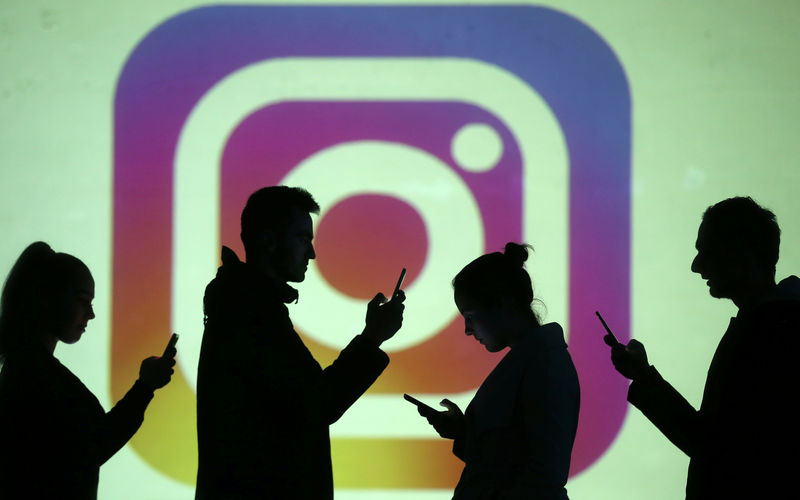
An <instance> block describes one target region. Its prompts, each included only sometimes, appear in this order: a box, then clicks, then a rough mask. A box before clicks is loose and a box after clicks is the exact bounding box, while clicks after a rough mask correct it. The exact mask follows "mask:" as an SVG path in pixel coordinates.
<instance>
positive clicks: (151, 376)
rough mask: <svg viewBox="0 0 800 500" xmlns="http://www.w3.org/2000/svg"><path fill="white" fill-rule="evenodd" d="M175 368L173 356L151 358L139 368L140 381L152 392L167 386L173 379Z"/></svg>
mask: <svg viewBox="0 0 800 500" xmlns="http://www.w3.org/2000/svg"><path fill="white" fill-rule="evenodd" d="M173 366H175V358H174V357H173V356H160V357H159V356H150V357H149V358H147V359H145V360H144V361H142V366H141V367H139V380H140V381H141V382H142V383H143V384H145V385H146V386H147V387H149V388H150V389H152V390H154V391H155V390H156V389H160V388H162V387H164V386H165V385H167V384H168V383H169V381H170V379H171V378H172V374H173V373H174V371H175V370H173V368H172V367H173Z"/></svg>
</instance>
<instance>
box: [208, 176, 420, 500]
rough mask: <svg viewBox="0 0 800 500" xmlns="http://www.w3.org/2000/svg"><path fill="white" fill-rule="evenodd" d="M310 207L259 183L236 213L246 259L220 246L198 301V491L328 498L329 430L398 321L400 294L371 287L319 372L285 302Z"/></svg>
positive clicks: (372, 369)
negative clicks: (201, 320) (357, 323)
mask: <svg viewBox="0 0 800 500" xmlns="http://www.w3.org/2000/svg"><path fill="white" fill-rule="evenodd" d="M318 212H319V206H318V205H317V203H316V202H315V201H314V199H313V198H312V196H311V195H310V194H309V193H308V192H307V191H305V190H302V189H299V188H289V187H285V186H273V187H267V188H263V189H260V190H258V191H256V192H255V193H253V194H252V195H251V196H250V198H249V200H248V201H247V205H246V206H245V208H244V211H243V212H242V233H241V236H242V242H243V243H244V247H245V253H246V259H247V261H246V263H244V262H240V261H239V259H238V258H237V256H236V254H234V253H233V251H232V250H230V249H228V248H225V247H223V249H222V266H221V267H220V268H219V271H218V272H217V276H216V278H214V280H213V281H212V282H211V283H209V285H208V287H207V288H206V294H205V298H204V308H205V316H206V326H205V332H204V333H203V345H202V349H201V352H200V363H199V366H198V372H197V438H198V451H199V464H198V473H197V493H196V496H197V498H198V499H237V500H239V499H251V498H252V499H255V498H258V499H265V498H275V499H281V500H288V499H309V500H317V499H320V500H322V499H330V498H333V474H332V470H331V455H330V437H329V432H328V427H329V425H330V424H332V423H333V422H335V421H336V420H337V419H338V418H339V417H340V416H341V415H342V414H343V413H344V412H345V410H347V408H349V407H350V405H352V404H353V403H354V402H355V401H356V400H357V399H358V398H359V397H360V396H361V395H362V394H363V393H364V392H365V391H366V390H367V388H369V386H370V385H371V384H372V383H373V382H374V381H375V379H376V378H377V377H378V375H380V373H381V372H382V371H383V369H384V368H385V367H386V366H387V364H388V363H389V358H388V356H387V355H386V354H385V353H384V352H383V351H381V350H380V348H379V346H380V345H381V343H382V342H383V341H385V340H387V339H389V338H391V337H392V336H393V335H394V334H395V333H396V332H397V330H398V329H399V328H400V326H401V324H402V319H403V300H404V299H405V295H404V294H403V292H402V290H401V291H399V292H398V293H397V295H395V296H394V297H392V299H391V300H390V301H388V302H386V299H385V297H384V296H383V294H378V295H376V296H375V298H374V299H373V300H372V301H370V303H369V305H368V307H367V319H366V326H365V328H364V331H363V332H362V333H361V334H360V335H357V336H356V337H355V338H354V339H353V340H352V341H351V342H350V343H349V344H348V345H347V346H346V347H345V348H344V349H343V350H342V352H341V353H340V354H339V357H338V359H337V360H336V361H334V362H333V364H331V365H330V366H329V367H327V368H325V369H324V370H323V369H322V368H321V367H320V365H319V364H318V363H317V362H316V361H315V360H314V358H313V357H312V356H311V353H310V352H309V351H308V349H307V348H306V346H305V345H304V344H303V342H302V340H301V339H300V337H299V336H298V335H297V333H296V332H295V331H294V328H293V326H292V322H291V320H290V319H289V311H288V309H287V307H286V305H285V304H286V303H291V302H295V301H296V300H297V291H296V290H295V289H293V288H292V287H290V286H289V285H288V284H287V282H300V281H303V279H304V278H305V272H306V269H307V267H308V262H309V260H310V259H313V258H315V256H316V254H315V252H314V247H313V244H312V239H313V234H312V223H311V215H310V214H312V213H314V214H316V213H318ZM321 311H324V308H322V309H321ZM320 314H324V312H320Z"/></svg>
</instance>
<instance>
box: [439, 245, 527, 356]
mask: <svg viewBox="0 0 800 500" xmlns="http://www.w3.org/2000/svg"><path fill="white" fill-rule="evenodd" d="M529 249H531V247H530V245H520V244H517V243H511V242H509V243H507V244H506V246H505V249H504V252H503V253H500V252H494V253H490V254H486V255H482V256H480V257H478V258H477V259H475V260H473V261H472V262H470V263H469V264H468V265H467V266H466V267H464V269H462V270H461V271H460V272H459V273H458V274H457V275H456V277H455V278H454V279H453V292H454V296H455V301H456V305H457V306H458V309H459V311H460V312H461V315H462V316H463V317H464V326H465V333H466V334H467V335H473V336H474V337H475V338H476V339H477V340H478V341H479V342H481V343H482V344H484V346H485V347H486V349H487V350H489V351H490V352H496V351H499V350H501V349H503V348H504V347H507V346H509V345H511V343H512V342H513V340H514V339H513V338H509V336H508V335H509V334H512V335H513V332H514V330H515V326H516V325H519V324H522V323H526V324H530V323H532V324H534V325H535V326H538V325H540V324H541V323H540V320H539V318H538V317H537V315H536V313H535V312H534V311H533V309H532V303H533V301H534V297H533V287H532V285H531V278H530V276H529V275H528V272H527V271H526V270H525V268H524V267H523V265H524V263H525V261H526V260H527V259H528V250H529Z"/></svg>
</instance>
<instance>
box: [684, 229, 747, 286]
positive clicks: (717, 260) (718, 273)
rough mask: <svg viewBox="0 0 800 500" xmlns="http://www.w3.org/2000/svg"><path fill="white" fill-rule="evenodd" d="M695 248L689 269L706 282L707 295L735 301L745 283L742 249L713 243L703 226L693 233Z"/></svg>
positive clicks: (717, 241) (710, 235)
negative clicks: (695, 237) (695, 253)
mask: <svg viewBox="0 0 800 500" xmlns="http://www.w3.org/2000/svg"><path fill="white" fill-rule="evenodd" d="M695 248H696V249H697V255H696V256H695V258H694V260H692V267H691V269H692V272H695V273H697V274H699V275H700V277H701V278H703V279H704V280H706V282H707V285H708V293H709V294H711V296H712V297H715V298H718V299H723V298H724V299H733V298H735V297H736V296H737V295H738V293H739V290H740V289H741V288H742V286H743V285H745V283H744V282H745V281H746V277H745V276H744V266H743V260H744V259H743V256H742V250H741V249H739V248H730V247H729V246H728V245H725V242H723V241H719V240H715V239H714V237H713V235H712V234H711V232H710V231H709V230H708V227H707V226H706V225H705V224H700V228H699V229H698V230H697V241H696V242H695Z"/></svg>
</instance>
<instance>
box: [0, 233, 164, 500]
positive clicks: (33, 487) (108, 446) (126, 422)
mask: <svg viewBox="0 0 800 500" xmlns="http://www.w3.org/2000/svg"><path fill="white" fill-rule="evenodd" d="M93 298H94V280H93V279H92V275H91V273H90V272H89V269H88V268H87V267H86V265H85V264H84V263H83V262H81V261H80V260H79V259H77V258H76V257H73V256H72V255H68V254H65V253H56V252H54V251H53V250H52V249H51V248H50V247H49V246H48V245H47V244H46V243H43V242H36V243H33V244H31V245H30V246H28V248H26V249H25V250H24V251H23V252H22V255H20V257H19V259H18V260H17V262H16V263H15V264H14V267H13V268H12V269H11V272H10V273H9V274H8V277H7V278H6V282H5V285H4V287H3V292H2V298H0V362H2V369H1V370H0V498H3V499H11V498H70V499H73V498H75V499H78V498H80V499H84V498H88V499H92V498H96V497H97V483H98V474H99V470H100V466H101V465H102V464H103V463H104V462H105V461H106V460H108V459H109V458H110V457H111V456H112V455H114V453H116V452H117V451H118V450H119V449H120V448H122V447H123V446H124V445H125V443H126V442H127V441H128V440H129V439H130V438H131V436H133V434H134V433H135V432H136V430H137V429H138V428H139V426H140V425H141V423H142V420H143V418H144V411H145V408H146V407H147V405H148V403H149V402H150V400H151V399H152V398H153V391H155V390H156V389H158V388H160V387H163V386H164V385H166V384H167V383H168V382H169V380H170V377H171V375H172V371H173V370H172V366H173V365H174V364H175V360H174V355H175V350H174V347H173V348H171V349H170V350H168V351H167V352H165V354H164V356H162V357H160V358H156V357H151V358H148V359H146V360H144V361H143V362H142V365H141V368H140V371H139V379H138V380H137V381H136V383H134V384H133V387H131V389H130V390H129V391H128V393H127V394H126V395H125V396H124V397H123V398H122V399H121V400H120V401H119V402H118V403H117V404H116V405H115V406H114V408H113V409H112V410H111V411H109V412H108V413H106V412H105V410H104V409H103V407H102V406H101V405H100V403H99V401H98V400H97V398H95V397H94V395H92V393H91V392H89V390H88V389H87V388H86V386H84V385H83V384H82V383H81V381H80V380H78V378H77V377H76V376H75V375H73V374H72V372H70V371H69V370H68V369H67V368H66V367H65V366H64V365H62V364H61V363H59V361H58V360H57V359H56V358H55V357H54V356H53V353H54V351H55V348H56V344H57V343H58V342H59V341H61V342H64V343H66V344H73V343H75V342H77V341H78V340H79V339H80V338H81V335H83V333H84V331H85V329H86V326H87V324H88V322H89V321H90V320H91V319H93V318H94V317H95V316H94V310H93V309H92V299H93ZM101 362H102V361H100V360H98V363H101Z"/></svg>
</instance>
